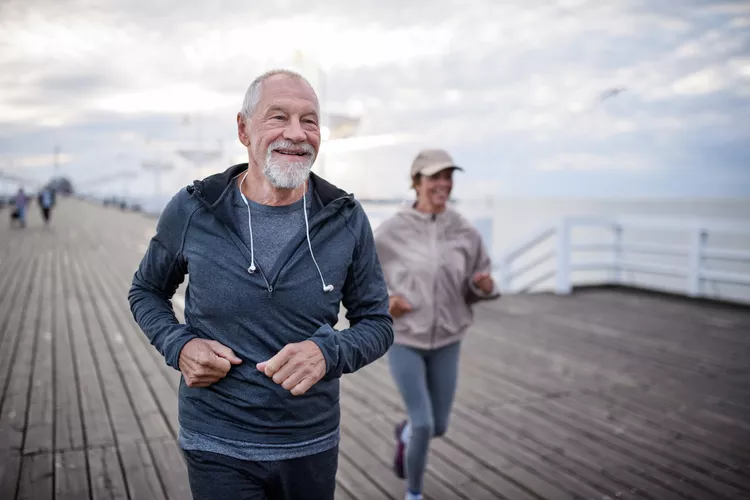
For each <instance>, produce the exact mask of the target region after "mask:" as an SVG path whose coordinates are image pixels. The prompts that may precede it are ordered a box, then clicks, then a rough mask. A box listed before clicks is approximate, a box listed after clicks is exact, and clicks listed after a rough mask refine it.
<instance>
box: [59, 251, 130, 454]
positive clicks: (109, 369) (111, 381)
mask: <svg viewBox="0 0 750 500" xmlns="http://www.w3.org/2000/svg"><path fill="white" fill-rule="evenodd" d="M83 257H84V256H83V255H76V256H75V257H74V256H72V255H71V261H72V267H71V271H72V273H73V279H74V281H75V282H76V283H77V290H78V293H79V295H78V301H79V304H80V305H81V306H82V310H83V316H84V318H85V319H84V323H85V325H86V328H85V330H86V335H87V340H88V344H89V347H90V348H91V356H92V358H93V363H94V366H95V367H96V371H97V374H98V376H99V380H100V382H101V384H102V393H103V394H104V403H105V406H106V409H107V414H108V415H109V420H110V422H111V425H112V428H113V431H114V435H115V442H116V443H135V442H137V441H140V440H142V439H143V435H142V433H141V430H140V428H139V426H138V421H137V419H136V415H135V412H134V410H133V407H132V406H131V404H130V401H129V399H128V396H127V394H126V392H125V388H124V385H123V382H122V379H121V377H120V374H119V373H118V371H117V370H116V365H115V362H114V360H113V359H112V355H111V354H110V351H109V348H108V346H107V343H106V340H105V339H104V336H103V333H102V330H103V329H104V325H102V324H101V323H100V322H99V317H98V314H97V313H96V308H97V307H98V306H100V300H99V299H98V298H97V297H96V291H95V290H93V289H91V288H90V287H89V286H88V284H87V281H86V280H85V279H84V277H83V275H84V273H85V272H86V271H84V270H86V269H87V268H86V266H85V265H83V264H82V263H81V260H82V258H83ZM87 430H88V429H87ZM90 445H91V443H90V442H89V446H90Z"/></svg>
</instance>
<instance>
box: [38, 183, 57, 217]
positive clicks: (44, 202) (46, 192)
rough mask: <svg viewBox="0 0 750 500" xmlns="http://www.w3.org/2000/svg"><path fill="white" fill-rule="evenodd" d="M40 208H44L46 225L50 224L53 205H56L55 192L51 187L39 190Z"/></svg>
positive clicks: (43, 214)
mask: <svg viewBox="0 0 750 500" xmlns="http://www.w3.org/2000/svg"><path fill="white" fill-rule="evenodd" d="M37 201H38V203H39V208H41V210H42V219H44V225H45V226H46V225H49V219H50V215H51V213H52V207H53V206H54V205H55V192H54V191H53V190H52V188H50V187H45V188H44V189H42V190H41V191H40V192H39V196H38V200H37Z"/></svg>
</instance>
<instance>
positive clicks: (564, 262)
mask: <svg viewBox="0 0 750 500" xmlns="http://www.w3.org/2000/svg"><path fill="white" fill-rule="evenodd" d="M555 258H556V263H557V265H556V267H555V293H557V294H558V295H568V294H569V293H570V291H571V289H572V286H571V282H570V224H569V223H568V220H567V219H562V220H561V221H560V223H559V224H558V227H557V249H556V255H555Z"/></svg>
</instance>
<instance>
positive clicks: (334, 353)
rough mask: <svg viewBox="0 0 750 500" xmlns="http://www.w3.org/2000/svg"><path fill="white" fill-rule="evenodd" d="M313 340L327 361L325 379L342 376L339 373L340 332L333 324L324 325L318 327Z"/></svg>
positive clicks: (311, 338)
mask: <svg viewBox="0 0 750 500" xmlns="http://www.w3.org/2000/svg"><path fill="white" fill-rule="evenodd" d="M309 340H312V341H313V342H315V344H317V346H318V347H319V348H320V352H322V353H323V358H324V359H325V361H326V374H325V376H324V377H323V379H324V380H330V379H332V378H338V377H340V376H341V373H339V370H338V365H339V343H338V332H337V331H336V330H334V329H333V328H332V327H331V325H323V326H321V327H320V328H318V331H316V332H315V333H314V334H313V336H312V337H310V339H309Z"/></svg>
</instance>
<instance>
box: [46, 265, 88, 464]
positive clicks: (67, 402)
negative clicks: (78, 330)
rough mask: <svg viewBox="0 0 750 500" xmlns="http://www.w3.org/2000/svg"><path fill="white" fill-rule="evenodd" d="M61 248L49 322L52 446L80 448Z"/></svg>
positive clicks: (82, 443)
mask: <svg viewBox="0 0 750 500" xmlns="http://www.w3.org/2000/svg"><path fill="white" fill-rule="evenodd" d="M61 265H62V262H61V252H57V253H56V254H55V260H54V268H53V280H52V281H53V282H54V292H53V297H52V304H54V306H53V308H52V311H53V314H54V318H53V320H52V324H53V325H54V328H55V349H54V351H55V363H54V364H55V418H54V421H55V431H54V434H55V450H56V451H61V450H72V449H80V448H84V447H85V445H86V443H85V441H84V436H83V417H82V415H81V413H82V411H81V402H80V400H79V396H78V390H79V387H80V381H79V379H78V376H77V373H76V364H75V362H74V361H73V360H74V353H73V344H72V342H71V340H72V335H71V332H70V328H68V326H69V318H68V308H67V304H66V301H67V297H66V294H65V291H64V287H63V279H64V276H65V275H64V274H63V273H62V270H61Z"/></svg>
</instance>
